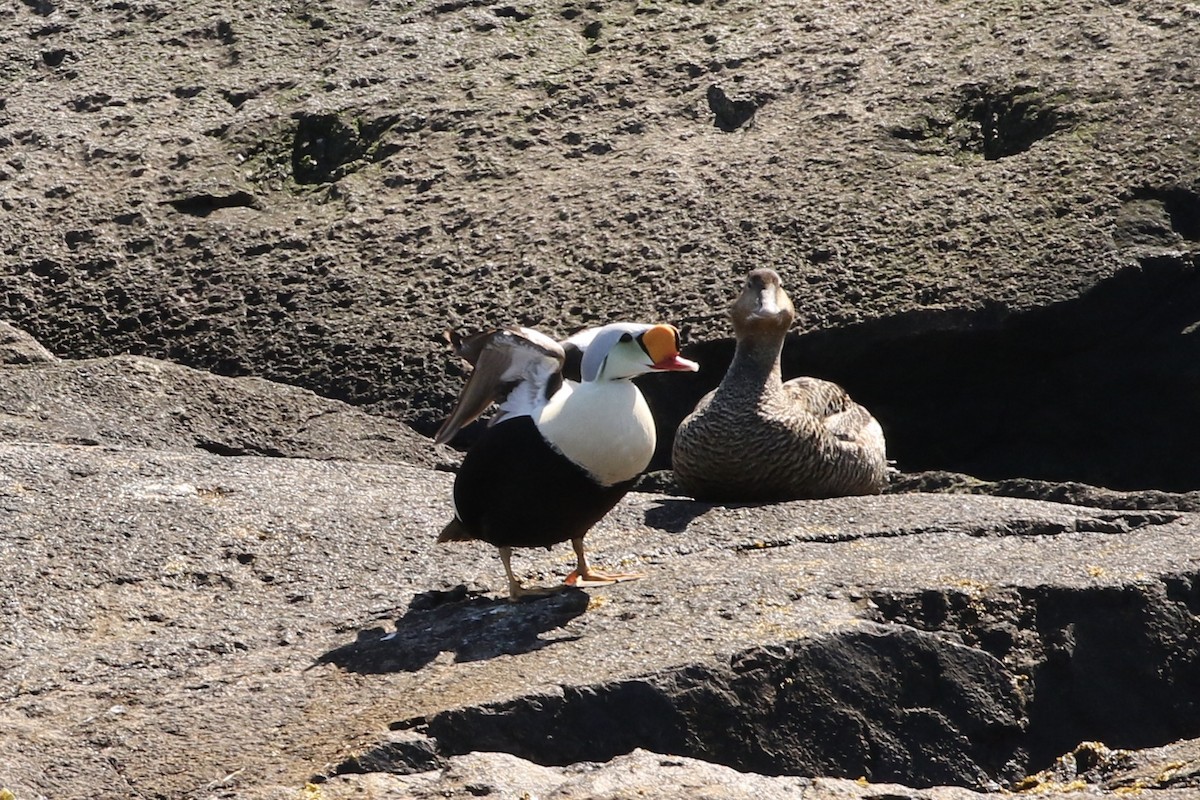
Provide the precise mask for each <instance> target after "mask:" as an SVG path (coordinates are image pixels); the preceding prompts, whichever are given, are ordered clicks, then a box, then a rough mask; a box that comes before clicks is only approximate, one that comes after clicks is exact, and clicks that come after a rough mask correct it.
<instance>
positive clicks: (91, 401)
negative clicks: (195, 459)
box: [0, 356, 457, 467]
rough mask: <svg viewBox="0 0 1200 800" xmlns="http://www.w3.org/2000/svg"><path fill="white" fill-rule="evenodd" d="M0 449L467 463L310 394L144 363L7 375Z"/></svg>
mask: <svg viewBox="0 0 1200 800" xmlns="http://www.w3.org/2000/svg"><path fill="white" fill-rule="evenodd" d="M0 440H4V441H22V442H55V443H59V444H85V445H96V444H103V445H120V446H129V447H147V448H155V449H163V450H187V449H192V448H199V449H202V450H207V451H209V452H213V453H217V454H219V455H229V456H235V455H267V456H284V457H301V456H302V457H306V458H340V459H353V460H356V461H368V462H373V461H391V462H395V461H404V462H407V463H410V464H416V465H420V466H427V467H433V466H438V465H447V464H453V463H455V462H456V461H457V455H456V454H455V453H454V451H452V450H450V449H448V448H445V447H440V446H439V447H435V446H432V445H431V444H430V442H429V440H428V439H426V438H424V437H423V436H420V435H418V434H416V433H414V432H413V430H412V429H411V428H409V427H408V426H406V425H403V424H402V423H399V422H396V421H394V420H389V419H386V418H384V417H378V416H372V415H369V414H366V413H364V412H362V411H361V410H359V409H356V408H354V407H352V406H348V405H346V404H345V403H342V402H340V401H337V400H329V399H326V398H322V397H318V396H317V395H315V394H313V393H312V392H310V391H307V390H304V389H298V388H294V387H290V386H285V385H283V384H278V383H272V382H270V381H265V380H262V379H258V378H227V377H221V376H218V375H212V374H210V373H207V372H202V371H199V370H195V369H191V368H189V367H183V366H179V365H176V364H171V363H169V362H165V361H159V360H156V359H150V358H141V357H135V356H115V357H111V358H98V359H90V360H85V361H58V360H55V361H54V362H47V363H41V364H35V365H31V366H28V367H24V368H20V369H16V368H11V369H0Z"/></svg>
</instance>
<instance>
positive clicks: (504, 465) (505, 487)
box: [434, 323, 699, 600]
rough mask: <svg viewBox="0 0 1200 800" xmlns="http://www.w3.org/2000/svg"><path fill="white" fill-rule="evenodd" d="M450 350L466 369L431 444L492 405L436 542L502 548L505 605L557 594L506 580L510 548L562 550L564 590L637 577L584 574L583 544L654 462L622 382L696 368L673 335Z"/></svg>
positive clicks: (647, 419)
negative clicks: (570, 553) (569, 555)
mask: <svg viewBox="0 0 1200 800" xmlns="http://www.w3.org/2000/svg"><path fill="white" fill-rule="evenodd" d="M452 341H454V342H455V344H456V346H457V349H458V351H459V355H461V356H462V357H463V358H464V359H465V360H466V361H467V362H468V363H470V364H472V365H473V366H474V368H475V369H474V371H473V372H472V373H471V377H470V378H469V379H468V381H467V384H466V386H464V387H463V390H462V393H461V394H460V395H459V398H458V402H457V404H456V405H455V407H454V410H453V411H452V412H451V414H450V416H449V417H448V418H447V419H446V421H445V423H444V424H443V425H442V427H441V428H440V429H439V430H438V432H437V434H436V435H435V436H434V441H435V442H437V443H439V444H444V443H446V442H448V441H450V440H451V439H452V438H453V437H454V434H455V433H456V432H457V431H458V430H459V429H460V428H462V427H463V426H464V425H466V424H467V423H469V422H471V421H472V420H474V419H475V418H476V417H478V416H479V415H480V414H481V413H483V411H484V410H485V409H486V408H487V407H488V406H489V405H491V403H492V402H494V401H498V402H499V403H500V407H499V409H498V410H497V412H496V413H495V414H494V415H493V416H492V418H491V420H490V421H489V424H488V427H487V428H486V430H485V431H484V432H483V434H482V436H481V437H480V438H479V440H478V441H477V442H476V443H475V444H474V445H473V446H472V447H471V449H470V450H469V451H468V452H467V454H466V456H465V457H464V459H463V462H462V466H461V467H460V468H459V471H458V476H457V477H456V478H455V481H454V519H453V520H451V521H450V523H449V524H448V525H446V527H445V528H444V529H443V530H442V532H441V535H440V536H438V541H439V542H447V541H461V540H470V539H479V540H482V541H485V542H488V543H490V544H493V545H495V546H496V547H498V548H500V560H501V561H502V562H503V563H504V572H505V574H506V575H507V576H508V592H509V599H511V600H516V599H518V598H520V597H522V596H525V595H536V594H546V593H547V592H549V591H554V590H552V589H537V588H526V587H524V586H522V585H521V582H520V581H519V580H517V578H516V577H515V576H514V575H513V570H512V563H511V559H512V549H513V548H514V547H547V548H549V547H550V546H551V545H553V544H557V543H558V542H565V541H567V540H570V542H571V545H572V546H573V547H574V548H575V558H576V567H575V570H574V571H572V572H571V574H570V575H568V576H567V579H566V581H565V583H566V584H568V585H571V586H603V585H606V584H610V583H615V582H617V581H620V580H630V579H633V578H639V577H642V576H641V575H637V574H629V573H606V572H602V571H600V570H598V569H596V568H595V567H592V566H590V565H589V564H588V563H587V558H586V556H585V555H584V549H583V537H584V535H585V534H586V533H587V532H588V530H589V529H590V528H591V527H592V526H593V525H595V524H596V523H597V522H598V521H599V520H600V518H601V517H603V516H604V515H605V514H607V513H608V512H609V511H610V510H611V509H612V507H613V506H615V505H616V504H617V502H618V501H619V500H620V499H621V498H622V497H623V496H624V495H625V493H626V492H628V491H629V488H630V487H631V486H632V485H633V481H634V479H635V478H636V477H637V476H638V475H639V474H640V473H641V472H642V470H644V469H645V468H646V467H647V466H648V465H649V463H650V458H651V456H652V455H653V454H654V445H655V441H656V433H655V429H654V418H653V417H652V416H651V415H650V408H649V407H648V406H647V405H646V401H645V399H644V398H643V397H642V393H641V392H640V391H639V390H638V388H637V387H636V386H634V385H633V383H632V382H631V381H630V379H631V378H635V377H637V376H638V375H642V374H644V373H647V372H661V371H688V372H694V371H695V370H697V369H699V367H698V366H697V365H696V363H695V362H692V361H688V360H687V359H684V358H681V357H680V355H679V333H678V331H676V330H675V328H673V327H671V326H670V325H640V324H633V323H616V324H612V325H605V326H603V327H601V328H592V329H589V330H587V331H583V332H582V333H579V334H576V335H575V336H573V337H571V338H570V339H568V340H566V342H564V343H562V344H560V343H558V342H556V341H554V340H553V339H551V338H549V337H548V336H546V335H544V334H541V333H538V332H537V331H534V330H530V329H528V328H508V329H504V330H496V331H491V332H488V333H482V334H476V335H475V336H471V337H468V338H465V339H461V338H452ZM568 352H570V353H572V354H573V355H575V356H578V357H579V375H580V378H581V380H580V381H579V382H578V383H576V382H575V381H572V380H567V379H564V377H563V366H564V364H565V363H566V362H567V358H568Z"/></svg>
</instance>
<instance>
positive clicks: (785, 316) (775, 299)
mask: <svg viewBox="0 0 1200 800" xmlns="http://www.w3.org/2000/svg"><path fill="white" fill-rule="evenodd" d="M729 316H730V317H731V318H732V319H733V330H734V332H735V333H736V334H737V337H738V339H742V338H752V337H755V336H756V335H758V336H761V335H763V334H775V335H782V334H783V333H784V332H786V331H787V329H788V328H790V327H791V326H792V323H793V322H794V321H795V319H796V310H795V308H794V307H793V306H792V300H791V298H789V297H788V296H787V292H785V291H784V290H783V282H782V281H781V280H780V279H779V273H778V272H776V271H775V270H773V269H756V270H752V271H751V272H750V274H749V275H747V276H746V284H745V286H743V287H742V293H741V295H739V296H738V299H737V302H735V303H734V304H733V309H732V310H731V311H730V313H729Z"/></svg>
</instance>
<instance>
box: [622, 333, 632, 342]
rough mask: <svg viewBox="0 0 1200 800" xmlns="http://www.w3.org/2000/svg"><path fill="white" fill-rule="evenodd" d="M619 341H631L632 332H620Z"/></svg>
mask: <svg viewBox="0 0 1200 800" xmlns="http://www.w3.org/2000/svg"><path fill="white" fill-rule="evenodd" d="M621 341H622V342H632V341H633V334H632V333H622V334H621Z"/></svg>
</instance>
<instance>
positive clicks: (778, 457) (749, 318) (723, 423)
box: [671, 269, 888, 501]
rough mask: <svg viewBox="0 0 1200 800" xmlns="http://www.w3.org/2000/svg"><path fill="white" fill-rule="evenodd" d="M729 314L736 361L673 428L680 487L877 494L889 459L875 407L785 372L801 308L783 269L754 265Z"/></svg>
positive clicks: (710, 496) (764, 497)
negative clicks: (788, 341) (783, 357)
mask: <svg viewBox="0 0 1200 800" xmlns="http://www.w3.org/2000/svg"><path fill="white" fill-rule="evenodd" d="M730 316H731V317H732V319H733V329H734V333H735V334H736V335H737V348H736V350H735V351H734V355H733V362H732V363H731V364H730V365H729V370H728V371H727V372H726V373H725V377H724V378H723V379H722V380H721V383H720V385H719V386H718V387H717V388H716V389H715V390H714V391H712V392H709V393H708V394H707V395H705V396H704V397H703V398H702V399H701V400H700V402H699V403H698V404H697V406H696V409H695V410H694V411H693V412H692V413H691V415H689V416H688V417H687V418H685V419H684V420H683V422H682V423H680V425H679V429H678V431H677V432H676V434H675V441H674V444H673V446H672V450H671V461H672V467H673V468H674V470H675V481H676V483H677V485H678V486H679V488H680V489H682V490H683V491H684V492H686V493H687V494H689V495H691V496H693V497H696V498H699V499H705V500H725V501H775V500H795V499H802V498H818V497H838V496H842V495H858V494H878V493H879V492H880V491H881V490H882V489H883V486H884V484H885V483H886V480H887V474H888V463H887V456H886V454H885V448H884V441H883V429H882V428H881V427H880V426H879V423H878V422H877V421H876V420H875V418H874V417H873V416H871V414H870V412H868V411H867V410H866V409H865V408H863V407H862V406H860V405H859V404H858V403H855V402H854V401H853V400H851V399H850V396H849V395H848V394H846V391H845V390H844V389H842V387H840V386H838V385H837V384H835V383H830V382H829V381H824V380H820V379H817V378H796V379H794V380H790V381H788V382H787V383H784V382H783V381H782V379H781V373H780V365H779V357H780V353H781V352H782V351H783V340H784V337H785V336H786V335H787V331H788V328H789V327H791V324H792V322H793V320H794V319H795V310H794V308H793V307H792V301H791V300H790V299H789V298H788V296H787V293H786V292H784V291H783V284H782V283H781V281H780V279H779V274H778V273H776V272H775V271H774V270H771V269H756V270H754V271H752V272H751V273H750V274H749V275H748V276H747V278H746V283H745V286H744V287H743V289H742V292H741V295H740V296H739V297H738V299H737V302H736V303H734V306H733V310H732V311H731V313H730Z"/></svg>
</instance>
